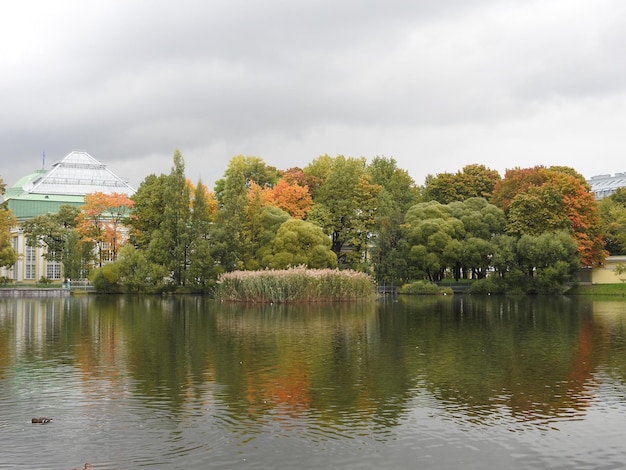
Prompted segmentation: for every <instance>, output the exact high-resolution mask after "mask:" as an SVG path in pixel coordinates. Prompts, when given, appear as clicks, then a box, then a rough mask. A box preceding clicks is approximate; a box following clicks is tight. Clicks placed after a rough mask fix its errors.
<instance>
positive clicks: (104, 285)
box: [89, 263, 121, 294]
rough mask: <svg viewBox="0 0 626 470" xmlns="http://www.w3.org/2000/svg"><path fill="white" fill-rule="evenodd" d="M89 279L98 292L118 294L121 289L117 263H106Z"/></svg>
mask: <svg viewBox="0 0 626 470" xmlns="http://www.w3.org/2000/svg"><path fill="white" fill-rule="evenodd" d="M89 280H90V281H91V285H92V286H93V287H94V288H95V289H96V290H97V291H98V292H102V293H107V294H117V293H119V292H120V291H121V288H120V284H119V281H120V273H119V269H118V266H117V265H116V263H110V264H105V265H104V266H102V267H101V268H98V269H95V270H94V271H93V272H92V273H91V276H90V279H89Z"/></svg>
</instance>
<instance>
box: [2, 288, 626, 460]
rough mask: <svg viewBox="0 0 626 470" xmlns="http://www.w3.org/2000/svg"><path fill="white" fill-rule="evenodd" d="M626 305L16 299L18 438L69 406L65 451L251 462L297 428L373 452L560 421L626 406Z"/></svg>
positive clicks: (8, 377)
mask: <svg viewBox="0 0 626 470" xmlns="http://www.w3.org/2000/svg"><path fill="white" fill-rule="evenodd" d="M625 314H626V303H625V302H621V301H620V302H616V301H611V300H606V301H605V300H601V301H592V300H585V299H568V298H565V297H564V298H553V299H543V298H525V297H524V298H514V299H511V298H489V299H478V298H472V297H463V296H461V297H459V296H450V297H444V298H400V299H397V300H387V301H383V302H377V303H366V304H358V305H352V304H336V305H327V304H324V305H307V306H242V305H233V304H220V303H216V302H214V301H211V300H208V299H204V298H202V297H171V298H161V297H95V296H83V297H71V298H65V299H49V300H44V299H6V300H4V299H3V300H2V301H0V385H1V387H0V390H1V391H0V412H1V413H2V415H3V416H6V421H3V422H2V423H1V427H0V437H2V438H5V437H7V436H9V435H13V436H21V437H22V438H24V439H32V438H33V435H32V433H35V432H41V431H39V430H38V429H34V428H33V427H32V426H26V425H25V424H24V423H26V422H27V421H29V420H30V418H31V417H33V416H35V415H46V414H50V413H54V414H55V416H54V417H55V418H56V420H55V423H54V424H53V425H51V426H54V431H55V439H57V440H55V439H52V440H49V441H46V442H45V443H42V444H41V445H43V446H45V447H48V446H49V449H54V446H55V445H56V446H57V449H58V450H57V451H56V452H55V451H54V450H49V452H52V453H54V455H55V456H56V458H58V459H61V458H64V459H65V458H67V456H68V453H67V452H68V451H67V449H66V447H67V446H66V445H65V446H63V445H61V446H60V447H59V442H68V441H69V442H80V443H82V447H81V448H82V449H84V450H83V452H84V453H87V452H90V453H91V455H96V456H99V462H100V466H101V467H106V466H107V465H110V468H118V467H120V466H122V467H124V466H125V465H124V464H121V463H120V462H122V461H123V462H127V463H128V462H132V463H133V464H141V465H147V466H158V465H163V466H164V468H176V466H178V465H182V462H186V465H187V466H188V468H203V467H202V464H203V463H206V461H207V458H208V455H209V454H210V456H211V459H212V460H211V461H213V462H215V461H216V460H215V459H217V461H220V462H221V463H222V464H223V465H229V464H233V465H235V464H237V463H241V462H240V457H241V455H239V453H241V452H243V454H245V455H248V454H247V453H249V452H252V451H251V450H249V449H251V448H255V449H258V447H259V446H264V448H265V449H269V453H270V454H273V453H274V452H272V449H273V450H274V451H277V450H278V449H279V448H281V449H282V448H283V447H284V445H285V444H284V442H289V443H290V445H295V446H296V447H298V446H303V447H305V448H307V449H310V448H319V447H320V446H324V447H325V450H326V451H328V450H329V449H328V447H327V446H328V443H331V442H337V443H342V445H341V447H342V448H343V449H344V450H345V447H346V446H347V444H346V442H349V441H356V442H358V443H359V444H358V445H357V450H354V449H352V451H353V454H351V455H352V458H353V459H355V460H356V461H358V459H360V458H362V457H361V456H360V454H359V451H358V449H360V448H362V446H367V447H368V448H376V446H377V445H378V444H376V443H380V445H386V446H389V445H390V444H389V443H390V442H396V443H398V444H397V445H401V443H403V442H404V439H406V438H410V437H411V436H413V437H415V436H416V435H420V436H421V439H422V441H424V442H428V441H429V440H430V439H435V440H436V442H445V441H446V440H449V439H450V436H451V435H452V434H454V433H457V432H459V431H467V430H474V431H475V430H476V429H482V430H483V432H484V430H487V429H495V430H498V431H499V432H503V431H506V432H509V431H517V432H522V431H532V432H535V431H539V432H541V433H545V432H550V431H554V430H558V429H561V428H562V427H563V426H564V425H567V423H574V422H576V421H585V420H588V421H591V417H592V416H593V414H594V413H595V412H597V411H598V410H600V411H602V412H605V411H606V412H608V411H607V410H612V412H615V411H616V410H617V412H618V413H624V407H625V405H624V404H625V403H626V399H625V398H624V397H625V395H626V394H625V389H626V387H624V384H625V381H626V356H625V355H624V345H625V344H624V343H625V336H626V335H625V332H626V324H625V323H626V315H625ZM622 418H623V416H622ZM87 430H88V432H87ZM593 431H594V432H596V433H597V432H599V433H600V434H601V433H602V432H613V431H614V430H611V429H609V430H606V429H604V430H599V429H594V430H593ZM425 434H426V437H427V438H428V439H426V440H424V437H425ZM35 437H36V436H35ZM596 437H598V436H596ZM268 439H269V440H268ZM498 439H501V437H498ZM498 439H495V438H494V439H493V441H492V444H495V443H496V442H497V441H498ZM2 440H4V439H2ZM429 445H430V444H429ZM498 445H499V444H498ZM535 445H536V446H540V443H539V441H537V442H535ZM0 446H1V447H0V453H2V454H3V455H5V454H4V451H5V447H4V445H0ZM507 446H511V444H510V443H509V444H507ZM114 448H115V449H117V450H116V451H115V452H112V451H111V450H110V449H114ZM409 448H410V449H412V450H411V452H414V451H415V448H414V445H412V446H411V447H409ZM409 448H406V449H404V452H405V453H406V452H408V450H407V449H409ZM7 449H8V447H7ZM11 449H12V450H11V452H12V454H6V455H9V456H10V455H13V459H12V460H11V459H10V458H9V459H8V460H7V462H11V465H12V467H5V468H32V467H29V466H27V465H25V462H23V461H22V460H23V459H24V457H25V456H26V455H28V451H27V448H26V447H22V448H21V450H20V448H19V446H18V448H17V450H16V448H15V446H14V445H13V447H11ZM107 449H108V450H107ZM234 449H238V451H237V452H235V454H233V451H234ZM243 449H247V450H246V451H245V452H244V451H243ZM331 449H332V447H331ZM287 451H288V449H287ZM396 451H398V449H397V448H396ZM7 452H9V451H8V450H7ZM379 452H381V450H380V449H379ZM464 452H465V451H464ZM243 454H242V455H243ZM329 455H335V457H336V454H333V452H330V454H329ZM381 455H382V454H381ZM397 455H405V454H403V453H402V452H400V453H399V454H397ZM623 456H625V454H619V451H618V453H617V455H616V458H618V457H623ZM265 458H268V459H269V457H268V456H267V455H266V456H265ZM273 458H275V457H273ZM288 458H289V459H292V458H293V455H291V456H289V457H288V456H283V459H288ZM324 458H329V457H328V456H327V457H324V456H323V455H322V456H318V460H317V461H316V460H312V461H311V462H310V465H309V464H305V467H306V466H307V465H309V467H310V468H314V467H315V466H319V464H320V460H319V459H322V460H321V462H324V463H325V464H327V463H328V462H327V461H326V460H324ZM398 458H399V457H398ZM76 460H78V461H80V460H84V457H83V454H81V455H80V456H79V455H76ZM261 462H264V463H268V461H264V460H263V459H261ZM283 462H286V460H283ZM57 463H58V462H57ZM77 463H79V462H77ZM352 463H353V464H354V463H355V462H354V461H353V462H352ZM380 463H381V462H379V464H380ZM483 463H484V462H483ZM382 464H383V466H384V462H382ZM6 465H8V463H7V464H6ZM55 465H56V463H55V462H54V459H52V460H51V463H50V466H49V467H41V468H59V467H58V466H55ZM168 465H169V467H168ZM189 465H191V467H189ZM301 466H302V465H301ZM366 466H367V465H366ZM0 468H3V467H2V464H0ZM477 468H480V466H477Z"/></svg>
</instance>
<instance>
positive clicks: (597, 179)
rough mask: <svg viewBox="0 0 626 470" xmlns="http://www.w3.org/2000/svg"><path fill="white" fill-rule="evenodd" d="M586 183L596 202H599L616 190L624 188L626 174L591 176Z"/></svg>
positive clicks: (625, 185)
mask: <svg viewBox="0 0 626 470" xmlns="http://www.w3.org/2000/svg"><path fill="white" fill-rule="evenodd" d="M587 183H589V185H590V186H591V192H592V193H593V195H594V196H595V198H596V201H601V200H602V199H604V198H605V197H608V196H610V195H611V194H613V193H614V192H615V190H616V189H617V188H623V187H626V173H615V174H614V175H597V176H592V177H591V178H590V179H589V180H587Z"/></svg>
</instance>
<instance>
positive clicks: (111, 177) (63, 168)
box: [22, 150, 135, 196]
mask: <svg viewBox="0 0 626 470" xmlns="http://www.w3.org/2000/svg"><path fill="white" fill-rule="evenodd" d="M22 189H23V191H24V192H27V193H30V194H64V195H70V194H71V195H80V196H84V195H85V194H89V193H95V192H101V193H105V194H111V193H124V194H128V195H131V194H133V193H134V192H135V190H134V189H133V188H132V187H131V186H130V185H129V184H128V183H126V182H125V181H124V180H122V179H121V178H119V177H118V176H117V175H115V173H113V172H112V171H110V170H109V169H108V168H107V167H106V165H103V164H102V163H100V162H99V161H98V160H96V159H95V158H93V157H92V156H91V155H89V154H88V153H87V152H82V151H76V150H75V151H73V152H70V153H69V154H68V155H67V156H66V157H65V158H64V159H63V160H61V161H60V162H57V163H54V164H53V165H52V168H51V169H50V171H48V172H47V173H45V174H41V175H40V177H39V178H34V179H31V180H29V181H25V184H24V185H23V186H22Z"/></svg>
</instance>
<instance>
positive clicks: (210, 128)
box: [0, 0, 626, 186]
mask: <svg viewBox="0 0 626 470" xmlns="http://www.w3.org/2000/svg"><path fill="white" fill-rule="evenodd" d="M11 8H12V10H11V12H10V15H8V16H6V17H4V18H3V19H2V20H0V43H1V44H2V45H1V46H0V67H1V68H2V70H3V73H2V74H0V102H1V103H2V112H1V113H0V142H2V143H3V145H2V148H1V149H0V164H1V166H0V177H2V178H3V179H4V180H5V182H7V183H12V182H14V181H15V180H17V178H19V177H20V176H22V175H24V174H26V173H29V172H30V171H32V170H33V169H36V168H38V167H39V166H41V164H42V162H41V155H42V152H43V151H44V150H45V152H46V156H47V162H48V165H49V164H50V163H51V161H52V160H56V159H60V158H62V157H63V156H64V155H65V154H67V153H68V152H69V151H71V150H72V149H76V148H79V149H83V150H86V151H88V152H89V153H91V154H92V155H93V156H94V157H96V158H98V159H99V160H101V161H102V162H103V163H106V164H107V165H108V166H109V167H110V168H111V169H112V170H113V171H115V172H116V173H118V174H120V176H125V177H127V178H128V179H129V181H130V182H131V184H133V185H135V186H137V185H138V184H139V183H140V182H141V181H142V180H143V178H144V177H145V176H147V175H148V174H150V173H161V172H168V171H169V170H170V167H171V156H172V153H173V152H174V150H175V149H177V148H178V149H180V150H181V152H182V153H183V156H184V157H185V162H186V166H187V174H188V176H189V178H190V179H192V180H196V179H198V178H202V180H203V181H204V182H205V183H207V184H209V185H212V183H213V181H214V180H215V179H217V178H219V177H221V176H222V174H223V171H224V170H225V169H226V166H227V164H228V161H229V160H230V158H232V157H233V156H234V155H237V154H246V155H256V156H260V157H262V158H264V159H265V160H266V162H267V163H268V164H271V165H274V166H277V167H279V168H288V167H291V166H296V165H298V166H304V165H306V164H307V163H309V162H310V161H312V160H313V159H314V158H315V157H317V156H319V155H320V154H322V153H328V154H330V155H336V154H344V155H350V156H366V157H373V156H376V155H385V156H388V157H394V158H395V159H396V160H397V161H398V163H399V165H400V166H401V167H403V168H406V169H407V170H408V171H409V172H410V173H411V175H412V176H413V177H414V179H415V180H416V181H417V182H418V183H420V184H421V183H422V182H423V179H424V177H425V176H426V175H427V174H429V173H438V172H443V171H456V170H458V169H460V168H462V167H463V166H464V165H466V164H470V163H482V164H486V165H488V166H490V167H491V168H494V169H496V170H498V171H500V172H502V173H503V172H504V170H505V169H506V168H512V167H516V166H522V167H524V166H530V165H535V164H545V165H552V164H559V165H569V166H573V167H574V168H576V169H577V170H578V171H580V172H581V173H583V174H585V175H586V176H591V175H593V174H596V173H607V172H609V173H610V172H615V171H624V170H625V169H626V168H622V167H621V164H620V161H621V148H622V147H623V146H624V143H625V142H624V141H625V140H626V138H625V137H623V136H622V134H623V132H622V129H623V125H624V124H626V122H625V121H626V118H625V117H624V116H623V114H624V113H623V107H624V104H625V100H626V95H625V93H624V87H625V84H626V80H625V79H624V77H625V74H624V70H623V69H624V67H625V66H624V65H623V64H622V60H621V51H622V50H623V49H624V46H625V45H626V33H625V32H624V31H626V29H625V28H624V26H625V25H624V22H625V20H624V18H626V15H624V13H625V11H624V10H625V9H626V5H623V4H622V2H619V1H618V0H598V1H597V2H593V4H592V3H591V2H586V1H583V0H568V1H565V0H555V1H552V2H540V1H528V0H524V1H522V0H509V1H495V0H493V1H488V0H485V1H478V0H475V1H466V0H465V1H463V0H456V1H454V0H447V1H438V2H427V1H414V2H406V1H405V0H388V1H385V2H382V1H372V0H370V1H356V0H346V1H342V2H336V1H335V2H331V1H328V0H320V1H316V2H308V1H305V2H295V3H294V2H292V3H289V2H279V1H276V0H268V1H266V2H253V1H247V0H231V1H229V2H223V1H212V2H206V1H201V0H197V1H196V0H182V1H178V2H167V1H160V2H154V1H148V0H137V1H133V2H123V1H119V0H110V1H106V2H105V1H98V0H96V1H93V2H76V1H71V0H59V1H57V2H54V4H53V3H52V2H46V1H44V0H33V1H28V2H18V3H16V4H15V5H12V7H11Z"/></svg>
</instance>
